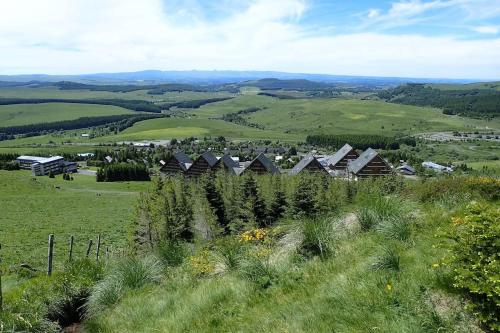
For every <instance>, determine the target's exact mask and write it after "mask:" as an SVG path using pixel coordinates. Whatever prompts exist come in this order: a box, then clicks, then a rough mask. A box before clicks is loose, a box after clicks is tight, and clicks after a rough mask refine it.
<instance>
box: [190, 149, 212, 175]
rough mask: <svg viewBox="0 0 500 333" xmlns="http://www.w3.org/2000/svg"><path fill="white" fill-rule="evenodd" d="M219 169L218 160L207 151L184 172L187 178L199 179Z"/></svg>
mask: <svg viewBox="0 0 500 333" xmlns="http://www.w3.org/2000/svg"><path fill="white" fill-rule="evenodd" d="M218 167H219V160H218V159H217V157H215V156H214V155H213V154H212V153H211V152H209V151H207V152H205V153H203V154H202V155H201V156H200V157H198V158H197V159H196V160H195V161H194V162H193V164H192V165H191V166H190V167H189V169H188V170H187V171H186V175H187V176H188V177H199V176H201V175H203V174H206V173H211V172H214V171H216V170H217V168H218Z"/></svg>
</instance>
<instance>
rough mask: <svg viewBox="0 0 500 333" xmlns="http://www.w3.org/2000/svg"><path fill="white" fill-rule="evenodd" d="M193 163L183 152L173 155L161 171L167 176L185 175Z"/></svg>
mask: <svg viewBox="0 0 500 333" xmlns="http://www.w3.org/2000/svg"><path fill="white" fill-rule="evenodd" d="M192 163H193V161H192V160H191V159H190V158H189V157H188V156H187V155H186V154H184V153H183V152H178V153H175V154H174V155H172V157H170V159H169V160H168V161H166V162H165V164H164V165H163V166H162V167H161V168H160V171H161V172H162V173H164V174H167V175H175V174H179V173H185V172H186V171H187V170H188V169H189V167H190V166H191V164H192Z"/></svg>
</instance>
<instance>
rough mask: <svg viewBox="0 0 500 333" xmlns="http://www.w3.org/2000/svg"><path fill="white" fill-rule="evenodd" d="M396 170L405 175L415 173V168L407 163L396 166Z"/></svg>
mask: <svg viewBox="0 0 500 333" xmlns="http://www.w3.org/2000/svg"><path fill="white" fill-rule="evenodd" d="M396 171H397V172H399V173H400V174H402V175H406V176H413V175H415V174H416V173H417V172H416V171H415V169H414V168H412V167H411V166H409V165H408V164H403V165H401V166H398V167H397V168H396Z"/></svg>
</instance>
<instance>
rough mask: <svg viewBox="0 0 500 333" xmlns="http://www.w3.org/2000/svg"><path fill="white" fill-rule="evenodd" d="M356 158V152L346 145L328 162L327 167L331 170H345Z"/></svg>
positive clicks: (357, 155)
mask: <svg viewBox="0 0 500 333" xmlns="http://www.w3.org/2000/svg"><path fill="white" fill-rule="evenodd" d="M358 157H359V154H358V153H357V152H356V150H355V149H354V148H353V147H351V146H350V145H348V144H347V143H346V144H345V145H344V146H343V147H342V148H341V149H340V150H339V151H337V152H336V153H335V154H334V155H333V156H332V157H331V158H330V159H329V160H328V167H329V168H330V169H332V170H346V169H347V166H348V164H349V163H350V162H351V161H354V160H356V159H357V158H358Z"/></svg>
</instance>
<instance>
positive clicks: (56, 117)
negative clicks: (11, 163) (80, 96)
mask: <svg viewBox="0 0 500 333" xmlns="http://www.w3.org/2000/svg"><path fill="white" fill-rule="evenodd" d="M132 113H134V111H131V110H127V109H124V108H121V107H118V106H112V105H91V104H71V103H45V104H16V105H1V106H0V127H4V126H15V125H28V124H37V123H44V122H46V123H48V122H55V121H60V120H72V119H77V118H80V117H97V116H110V115H116V114H132Z"/></svg>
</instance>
